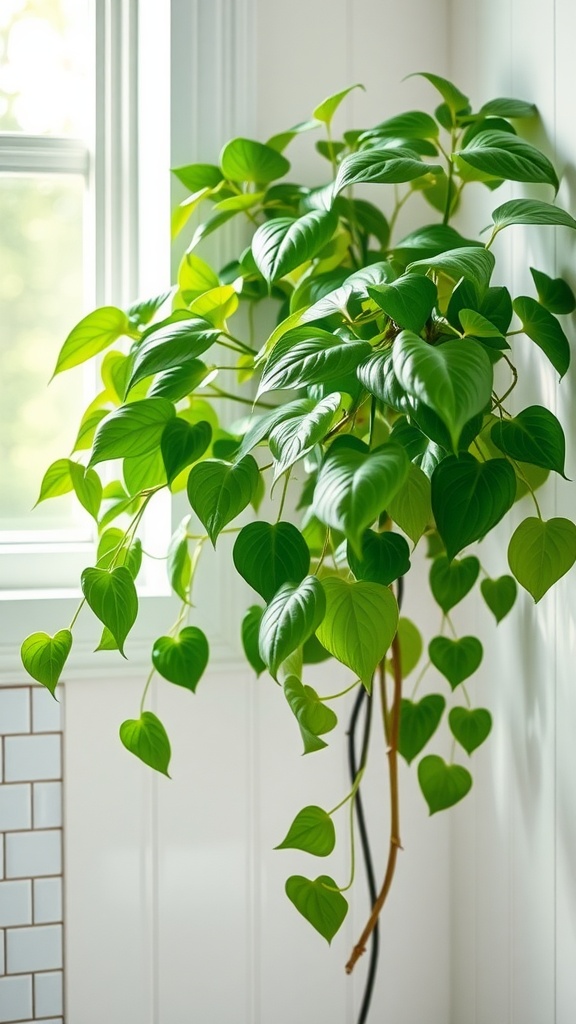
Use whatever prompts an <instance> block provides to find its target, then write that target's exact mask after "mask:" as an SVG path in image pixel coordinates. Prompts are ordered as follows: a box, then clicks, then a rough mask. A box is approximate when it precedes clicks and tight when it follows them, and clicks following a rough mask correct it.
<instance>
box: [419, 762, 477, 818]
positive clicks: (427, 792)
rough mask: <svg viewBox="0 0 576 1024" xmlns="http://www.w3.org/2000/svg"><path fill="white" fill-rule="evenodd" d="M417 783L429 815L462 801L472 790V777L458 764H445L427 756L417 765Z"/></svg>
mask: <svg viewBox="0 0 576 1024" xmlns="http://www.w3.org/2000/svg"><path fill="white" fill-rule="evenodd" d="M418 782H419V783H420V789H421V790H422V793H423V794H424V799H425V800H426V803H427V804H428V808H429V810H430V814H436V812H437V811H445V810H446V809H447V808H448V807H453V806H454V804H457V803H458V801H459V800H462V799H463V798H464V797H465V796H466V794H467V793H468V792H469V791H470V789H471V788H472V776H471V775H470V772H469V771H467V770H466V768H462V767H461V765H458V764H446V762H445V761H443V760H442V758H441V757H437V756H436V755H435V754H429V755H428V756H427V757H423V758H422V760H421V761H420V764H419V765H418Z"/></svg>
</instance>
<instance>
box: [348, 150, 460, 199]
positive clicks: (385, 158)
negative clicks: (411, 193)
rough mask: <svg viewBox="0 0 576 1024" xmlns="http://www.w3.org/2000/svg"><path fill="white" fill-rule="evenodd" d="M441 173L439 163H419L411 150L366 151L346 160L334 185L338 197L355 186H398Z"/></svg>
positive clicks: (350, 156) (352, 155)
mask: <svg viewBox="0 0 576 1024" xmlns="http://www.w3.org/2000/svg"><path fill="white" fill-rule="evenodd" d="M441 171H442V168H441V166H440V165H439V164H426V163H424V162H423V161H421V160H417V159H416V158H415V156H414V153H413V151H411V150H409V149H392V148H386V147H380V148H373V149H364V150H361V151H360V152H359V153H351V154H350V155H349V156H345V157H344V159H343V160H342V162H341V164H340V167H339V168H338V174H337V175H336V181H335V182H334V195H335V196H337V195H338V194H339V193H340V192H342V191H343V190H344V189H345V188H349V187H350V186H351V185H361V184H383V183H390V184H392V183H394V184H397V183H399V182H403V181H413V180H414V179H415V178H420V177H422V175H423V174H439V173H441Z"/></svg>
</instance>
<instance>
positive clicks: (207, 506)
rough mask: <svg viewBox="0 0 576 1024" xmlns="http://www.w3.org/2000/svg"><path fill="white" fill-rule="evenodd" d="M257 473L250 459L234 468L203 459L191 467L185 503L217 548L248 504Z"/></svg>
mask: <svg viewBox="0 0 576 1024" xmlns="http://www.w3.org/2000/svg"><path fill="white" fill-rule="evenodd" d="M259 480H260V471H259V469H258V465H257V463H256V462H255V461H254V459H253V458H252V456H251V455H246V456H245V457H244V458H243V459H241V461H240V462H238V463H236V464H233V463H230V462H224V461H223V460H222V459H205V461H204V462H199V463H197V465H195V466H192V469H191V470H190V475H189V477H188V485H187V490H188V500H189V502H190V504H191V506H192V508H193V509H194V511H195V513H196V515H197V516H198V518H199V520H200V522H201V523H202V524H203V525H204V526H205V528H206V532H207V534H208V536H209V537H210V540H211V541H212V544H214V545H216V539H217V537H218V534H219V533H220V531H221V530H223V529H224V527H225V526H226V524H227V523H229V522H231V520H232V519H235V518H236V516H237V515H239V514H240V512H242V511H243V509H245V508H246V506H247V505H248V504H249V503H250V501H251V500H252V498H253V497H254V494H255V492H256V488H257V486H258V482H259Z"/></svg>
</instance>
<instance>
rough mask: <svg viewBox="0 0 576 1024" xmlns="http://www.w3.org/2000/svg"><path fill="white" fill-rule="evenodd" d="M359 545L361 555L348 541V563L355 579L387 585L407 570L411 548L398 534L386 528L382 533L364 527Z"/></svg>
mask: <svg viewBox="0 0 576 1024" xmlns="http://www.w3.org/2000/svg"><path fill="white" fill-rule="evenodd" d="M361 545H362V555H361V557H358V555H357V554H356V552H355V551H354V549H353V548H352V546H351V545H350V544H348V545H347V557H348V564H349V566H350V568H351V570H352V572H353V573H354V575H355V577H356V579H357V580H366V581H367V582H368V583H381V584H382V586H383V587H387V586H388V585H389V584H390V583H393V582H394V580H397V579H398V577H399V576H404V574H405V573H407V572H408V570H409V568H410V549H409V547H408V545H407V543H406V541H405V540H404V537H401V536H400V534H398V533H391V532H390V531H389V530H386V531H385V532H384V533H374V531H373V530H366V531H365V532H364V533H363V534H362V538H361Z"/></svg>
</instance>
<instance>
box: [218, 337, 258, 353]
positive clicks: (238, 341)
mask: <svg viewBox="0 0 576 1024" xmlns="http://www.w3.org/2000/svg"><path fill="white" fill-rule="evenodd" d="M221 337H224V338H228V341H233V342H234V344H235V345H238V346H239V347H240V348H243V349H244V352H245V353H246V355H249V356H257V355H258V349H256V348H252V347H251V346H250V345H247V344H246V342H245V341H242V340H241V339H240V338H236V337H235V335H234V334H230V333H229V331H222V332H221Z"/></svg>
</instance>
